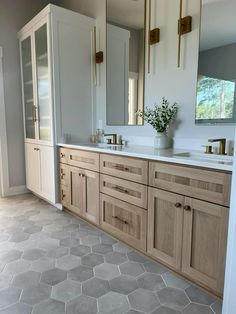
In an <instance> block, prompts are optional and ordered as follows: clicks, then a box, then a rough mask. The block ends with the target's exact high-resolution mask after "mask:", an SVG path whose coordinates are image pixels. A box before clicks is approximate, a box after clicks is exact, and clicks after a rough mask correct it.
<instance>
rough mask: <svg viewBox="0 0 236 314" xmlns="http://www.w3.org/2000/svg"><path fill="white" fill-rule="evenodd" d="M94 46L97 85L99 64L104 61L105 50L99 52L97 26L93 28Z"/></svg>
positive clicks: (95, 82) (95, 81) (95, 80)
mask: <svg viewBox="0 0 236 314" xmlns="http://www.w3.org/2000/svg"><path fill="white" fill-rule="evenodd" d="M93 41H94V42H93V47H94V62H93V64H94V84H95V85H97V64H100V63H102V62H103V61H104V57H103V51H98V52H97V28H96V26H94V29H93Z"/></svg>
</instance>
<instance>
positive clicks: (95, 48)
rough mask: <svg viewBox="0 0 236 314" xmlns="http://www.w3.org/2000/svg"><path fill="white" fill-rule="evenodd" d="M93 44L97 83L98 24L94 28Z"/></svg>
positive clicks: (95, 82) (95, 79)
mask: <svg viewBox="0 0 236 314" xmlns="http://www.w3.org/2000/svg"><path fill="white" fill-rule="evenodd" d="M93 45H94V48H93V49H94V61H93V64H94V65H93V66H94V84H95V85H97V64H96V52H97V29H96V26H94V28H93Z"/></svg>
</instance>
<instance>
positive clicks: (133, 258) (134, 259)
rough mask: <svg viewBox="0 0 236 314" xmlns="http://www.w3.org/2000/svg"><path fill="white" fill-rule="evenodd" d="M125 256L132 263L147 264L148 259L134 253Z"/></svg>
mask: <svg viewBox="0 0 236 314" xmlns="http://www.w3.org/2000/svg"><path fill="white" fill-rule="evenodd" d="M127 256H128V258H129V260H130V261H132V262H138V263H145V262H148V259H147V258H146V257H144V256H143V255H141V254H139V253H138V252H135V251H133V252H130V253H127Z"/></svg>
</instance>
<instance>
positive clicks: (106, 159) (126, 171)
mask: <svg viewBox="0 0 236 314" xmlns="http://www.w3.org/2000/svg"><path fill="white" fill-rule="evenodd" d="M147 167H148V163H147V161H146V160H142V159H137V158H127V157H117V156H114V155H112V156H111V155H103V154H102V155H100V171H101V172H102V173H104V174H109V175H112V176H114V177H119V178H122V179H126V180H130V181H134V182H138V183H143V184H147Z"/></svg>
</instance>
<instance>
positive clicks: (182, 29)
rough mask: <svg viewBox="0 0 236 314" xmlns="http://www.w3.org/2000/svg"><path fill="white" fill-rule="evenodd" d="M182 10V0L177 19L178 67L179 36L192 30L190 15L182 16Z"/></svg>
mask: <svg viewBox="0 0 236 314" xmlns="http://www.w3.org/2000/svg"><path fill="white" fill-rule="evenodd" d="M182 11H183V0H180V2H179V20H178V61H177V63H178V68H179V67H180V58H181V38H182V35H184V34H188V33H190V32H191V31H192V17H191V16H185V17H182Z"/></svg>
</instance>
